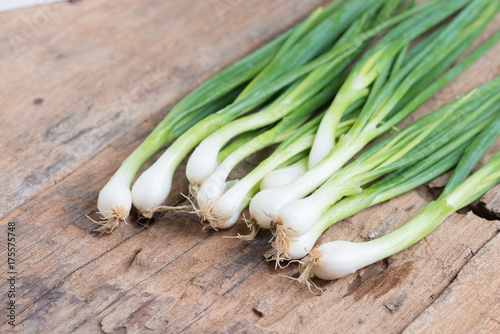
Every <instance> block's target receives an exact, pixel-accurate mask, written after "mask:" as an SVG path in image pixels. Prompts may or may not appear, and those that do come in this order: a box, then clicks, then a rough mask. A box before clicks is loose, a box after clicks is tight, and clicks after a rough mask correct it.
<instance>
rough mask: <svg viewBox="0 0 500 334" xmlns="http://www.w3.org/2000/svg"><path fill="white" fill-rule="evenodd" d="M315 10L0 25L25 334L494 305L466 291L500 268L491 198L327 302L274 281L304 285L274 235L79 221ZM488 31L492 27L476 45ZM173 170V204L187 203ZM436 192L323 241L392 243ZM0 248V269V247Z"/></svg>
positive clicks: (78, 6) (153, 1) (470, 83)
mask: <svg viewBox="0 0 500 334" xmlns="http://www.w3.org/2000/svg"><path fill="white" fill-rule="evenodd" d="M321 3H323V2H322V1H320V0H315V1H307V2H306V1H299V0H288V1H285V0H275V1H264V0H245V1H243V0H234V1H233V0H231V1H230V0H210V1H201V0H186V1H182V2H179V1H175V2H174V1H159V0H147V1H141V2H137V1H132V0H124V1H120V2H103V1H97V0H85V1H81V2H76V3H74V4H68V3H61V4H57V5H44V6H41V7H35V8H29V9H24V10H19V11H13V12H7V13H1V14H0V19H1V20H2V23H3V24H2V26H1V27H0V30H1V31H2V36H6V38H5V39H1V40H0V67H1V69H2V73H3V74H4V75H3V77H4V78H8V80H5V79H4V80H2V81H0V97H1V101H2V104H1V105H2V108H1V109H0V112H1V124H2V132H3V135H4V136H3V137H4V138H5V140H3V141H0V149H2V152H3V155H2V158H3V159H0V168H1V171H2V173H1V174H0V181H1V182H2V184H3V185H4V192H2V194H1V195H0V219H2V221H1V223H0V226H1V228H2V230H4V229H5V227H6V225H7V223H8V222H9V221H13V222H15V223H16V235H17V236H18V242H17V245H16V246H17V248H18V254H17V260H18V263H19V266H18V271H19V273H18V277H17V291H18V294H17V297H16V303H17V305H18V309H17V311H18V316H17V326H16V328H15V329H16V330H17V331H19V332H22V333H40V332H42V333H45V332H47V333H101V332H105V333H121V332H129V333H156V332H172V333H177V332H187V333H209V332H217V333H292V332H315V333H322V332H324V333H332V332H338V333H345V332H357V333H363V332H373V331H381V330H384V331H386V332H388V333H398V332H401V331H403V330H404V329H405V328H406V330H407V332H412V328H417V327H415V326H417V325H418V323H419V322H420V321H423V320H420V319H424V317H425V319H426V321H429V323H431V324H434V323H435V322H437V323H439V319H440V317H441V315H442V314H443V313H446V312H447V311H448V310H450V309H451V308H453V307H454V305H452V304H449V302H448V301H447V299H446V298H445V295H453V294H455V295H456V296H457V298H470V296H474V292H475V291H477V293H478V295H480V296H482V298H485V299H484V300H488V302H489V303H490V304H489V305H492V304H491V303H494V302H495V300H494V299H492V298H490V297H489V296H491V295H492V292H493V291H492V289H493V288H495V287H496V286H495V285H494V284H496V283H495V282H496V281H492V282H489V283H490V284H489V285H486V284H485V285H478V284H474V280H473V279H472V278H473V276H472V273H473V272H474V271H475V270H477V271H478V272H479V273H480V275H481V276H480V277H479V278H478V279H479V280H484V279H486V278H487V277H488V275H493V274H494V273H496V270H497V269H498V268H496V267H494V266H492V265H491V263H495V261H493V260H490V259H492V258H494V257H495V256H496V255H495V254H497V253H498V252H497V251H498V249H497V248H498V229H499V223H498V221H497V220H495V219H498V216H493V215H494V214H497V213H498V212H499V211H498V204H497V203H498V201H497V198H498V196H500V195H499V191H500V189H499V188H498V187H497V188H495V189H493V190H492V191H490V192H489V193H488V194H487V195H485V196H484V197H483V198H482V199H481V202H480V203H479V205H481V207H482V208H484V210H483V211H481V210H477V209H475V208H474V210H473V211H470V208H468V209H467V210H465V211H466V212H464V213H465V214H454V215H453V216H451V217H450V218H449V219H447V220H446V221H445V222H444V223H443V225H442V226H441V227H439V228H438V229H437V230H436V231H435V232H434V233H433V234H431V235H430V236H429V237H427V238H425V239H424V240H422V242H420V243H418V244H416V245H414V246H413V247H411V248H410V249H408V250H406V251H404V252H402V253H400V254H397V255H395V256H393V257H391V258H389V259H388V260H385V261H381V262H379V263H376V264H374V265H372V266H370V267H368V268H366V269H364V270H362V271H360V272H359V273H357V274H355V275H351V276H348V277H345V278H343V279H341V280H337V281H334V282H324V281H321V280H317V281H316V283H317V284H318V285H320V286H322V287H326V288H328V289H329V291H328V292H327V293H326V294H324V295H323V296H320V297H316V296H313V295H311V294H310V293H309V292H308V291H307V289H305V288H304V287H302V286H299V284H298V283H296V282H294V281H291V280H289V279H287V278H285V277H284V276H293V275H296V272H297V267H296V265H295V264H291V265H290V266H289V267H288V268H287V269H285V270H278V271H276V270H274V267H273V266H272V265H271V264H268V263H266V262H265V261H264V259H263V257H262V254H263V253H264V252H265V251H266V250H267V249H268V247H269V245H268V239H269V234H267V233H262V234H261V235H259V236H258V238H257V239H256V240H255V241H253V242H250V243H248V242H243V241H238V240H234V239H225V238H221V236H231V235H235V234H236V233H238V232H240V233H244V232H245V228H244V226H243V224H241V223H240V224H238V225H237V226H236V227H235V228H233V229H231V230H229V231H222V232H217V233H216V232H213V231H203V230H202V228H201V225H200V224H199V223H198V222H197V220H196V218H195V217H193V216H192V215H190V214H184V213H168V214H165V215H163V216H161V217H158V218H157V219H156V220H155V221H149V222H142V223H147V224H146V225H142V224H140V223H139V222H137V221H135V220H132V221H130V222H129V224H128V225H122V226H120V228H119V229H118V230H116V232H115V233H113V234H111V235H103V236H96V235H95V234H93V233H92V229H93V228H94V227H95V226H93V224H92V223H91V222H90V221H89V220H88V219H87V218H86V217H85V214H89V215H92V214H93V212H94V211H95V210H96V200H97V194H98V191H99V189H100V188H101V187H102V186H103V185H104V184H105V183H106V181H107V180H108V178H109V177H110V176H111V175H112V173H113V172H114V171H115V170H116V169H117V168H118V166H119V164H120V162H121V161H123V159H124V158H125V157H126V156H128V154H130V152H131V151H132V150H133V149H134V148H135V147H136V146H137V145H138V144H139V143H140V142H141V141H142V139H144V138H145V136H147V134H148V133H149V132H150V131H151V130H152V129H153V128H154V126H155V125H156V124H157V123H158V122H159V121H160V120H161V118H162V117H163V115H164V114H165V113H166V112H167V111H168V109H169V108H170V107H171V106H172V105H173V104H174V103H175V102H176V101H178V100H180V99H181V98H182V97H183V96H184V95H185V94H186V93H187V92H189V91H190V90H191V89H193V88H194V87H195V86H196V85H197V84H199V82H201V81H202V80H203V79H205V78H207V77H208V76H210V75H212V74H213V73H215V72H216V71H218V70H220V69H221V68H223V67H225V66H227V65H228V64H230V63H231V62H233V61H234V60H236V59H238V58H240V57H242V56H243V55H245V54H247V53H248V52H250V51H251V50H253V49H255V48H256V47H258V46H259V45H262V44H263V43H264V42H265V41H267V40H269V39H270V38H271V37H273V36H276V35H277V34H279V33H280V32H282V31H284V30H285V29H286V28H288V27H290V26H292V25H293V24H294V23H296V22H298V21H299V20H301V19H303V18H304V17H305V16H306V15H307V14H308V13H310V12H311V11H312V10H313V9H314V8H315V7H316V6H317V5H319V4H321ZM498 29H500V16H499V17H497V18H496V19H495V22H494V23H493V24H492V25H491V26H490V27H489V28H488V29H487V31H486V32H485V34H483V35H482V36H481V38H480V39H479V41H478V42H477V43H480V42H481V41H484V40H485V38H486V37H488V36H491V35H492V34H493V33H494V31H496V30H498ZM477 43H476V45H477ZM498 54H500V45H497V46H495V47H494V48H493V49H492V50H490V52H488V54H487V55H485V56H484V57H483V58H482V59H481V60H480V61H478V62H477V63H476V64H474V65H473V66H472V67H471V68H470V69H469V70H468V71H466V72H465V73H464V74H463V75H461V76H460V77H459V78H458V79H457V80H455V81H454V82H453V83H451V84H450V85H449V86H447V87H446V88H445V89H443V90H442V91H441V92H439V93H438V94H437V95H436V96H435V97H433V98H432V99H431V100H430V101H428V102H427V103H426V104H425V105H424V106H422V107H421V108H420V109H419V110H418V111H417V112H415V113H414V114H413V115H412V116H410V117H409V119H408V120H406V121H405V122H404V124H408V123H409V122H412V121H414V120H415V119H418V118H420V117H422V116H423V115H425V114H428V113H429V112H431V111H433V110H435V109H437V108H439V107H440V106H442V105H444V104H446V103H448V102H449V101H451V100H453V99H454V98H455V97H456V96H457V95H460V94H464V93H466V92H467V91H469V90H470V89H472V88H474V87H475V86H477V85H479V84H481V83H484V82H485V81H486V80H489V79H491V78H493V77H494V76H497V75H500V59H499V57H498V56H497V55H498ZM495 145H497V144H495ZM499 148H500V146H498V145H497V146H495V147H494V148H492V149H491V150H490V152H489V153H488V154H489V156H491V154H493V152H495V150H496V151H498V149H499ZM486 158H487V157H486ZM252 163H253V161H252V160H247V161H245V162H243V163H242V164H240V165H239V166H238V171H237V172H236V173H235V175H234V176H235V177H239V176H241V175H243V174H244V173H245V172H247V171H248V170H249V169H250V168H251V166H252ZM145 167H147V166H145ZM145 167H144V168H145ZM183 168H184V166H181V168H180V169H179V170H178V171H177V174H176V177H175V180H176V181H175V183H174V185H173V190H172V194H173V195H172V196H171V197H170V198H169V204H178V203H181V202H182V201H183V197H182V196H181V195H180V193H181V192H186V191H187V182H186V180H185V179H184V177H183V172H184V170H183ZM435 195H436V193H435V192H434V191H430V190H429V187H427V186H423V187H420V188H418V189H417V190H415V191H412V192H410V193H408V194H406V195H404V196H401V197H399V198H396V199H393V200H391V201H389V202H387V203H383V204H381V205H377V206H375V207H372V208H370V209H367V210H365V211H363V212H361V213H359V214H358V215H356V216H354V217H351V218H349V219H347V220H345V221H343V222H341V223H338V224H337V225H336V226H334V227H332V228H331V229H330V230H328V232H327V233H326V234H325V235H324V236H323V237H322V239H321V241H320V242H326V241H328V240H330V239H332V238H338V239H344V240H352V241H362V240H363V237H365V236H367V235H369V234H370V233H371V232H373V231H377V232H379V234H380V235H382V234H385V233H388V232H389V231H390V230H392V229H394V228H396V227H397V226H400V225H401V224H403V223H404V222H406V221H408V220H409V219H410V217H411V216H412V215H413V214H415V213H416V212H417V211H418V210H419V209H420V208H422V207H423V206H424V205H425V204H426V203H427V202H428V201H430V200H432V199H433V198H434V196H435ZM467 211H468V212H467ZM484 212H486V213H484ZM482 213H484V215H483V214H482ZM478 215H480V216H481V217H486V218H488V219H490V220H486V219H483V218H481V217H479V216H478ZM0 249H1V254H5V251H6V249H5V244H1V245H0ZM480 254H484V257H482V256H480ZM471 259H472V260H471ZM483 259H484V260H483ZM462 270H463V272H462ZM497 276H498V275H497ZM2 277H3V276H2ZM450 284H451V285H450ZM453 287H455V288H453ZM6 289H7V282H6V280H4V279H2V280H1V283H0V291H2V292H3V291H6ZM446 291H451V292H446ZM443 292H444V294H443ZM442 294H443V295H442ZM441 295H442V299H441V297H440V296H441ZM1 298H2V299H1V300H2V301H1V303H3V302H4V300H5V298H6V297H5V295H4V294H2V297H1ZM488 298H490V299H488ZM440 300H442V302H441V301H440ZM438 301H440V302H439V303H438ZM2 305H3V304H2ZM481 307H483V306H481ZM481 307H480V306H478V307H477V308H476V309H475V312H474V313H471V314H470V317H467V316H468V315H467V314H466V315H464V316H465V317H466V319H464V321H465V322H467V324H472V325H471V326H470V328H469V329H470V330H471V331H472V332H475V331H476V330H477V331H480V330H482V331H485V332H488V331H490V332H494V331H495V329H496V327H494V326H495V325H494V324H493V323H491V322H490V321H489V320H488V319H490V318H491V317H493V318H495V319H497V320H498V317H496V315H495V314H496V313H495V312H496V311H489V313H488V312H487V311H486V309H485V308H481ZM493 310H494V309H493ZM459 311H460V310H457V311H456V312H459ZM462 314H463V313H462ZM459 315H460V314H459V313H453V312H451V313H450V317H452V316H459ZM488 317H490V318H488ZM318 319H319V320H318ZM444 325H446V324H444ZM444 325H443V324H436V326H444ZM408 326H410V327H408ZM431 327H434V325H432V326H431ZM429 328H430V327H429ZM436 328H441V329H443V330H446V329H447V328H449V329H450V330H451V329H456V328H459V329H461V328H460V327H453V326H451V325H450V327H447V328H446V327H436ZM10 329H11V328H10V327H9V326H8V325H7V324H6V323H4V322H2V324H1V325H0V331H1V332H4V331H7V330H10ZM459 332H460V330H459Z"/></svg>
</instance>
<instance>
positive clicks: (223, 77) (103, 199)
mask: <svg viewBox="0 0 500 334" xmlns="http://www.w3.org/2000/svg"><path fill="white" fill-rule="evenodd" d="M381 3H382V1H381V0H377V1H375V2H374V3H373V5H374V6H375V7H377V6H380V4H381ZM371 6H372V4H371V3H370V4H368V3H366V2H365V1H362V0H350V1H348V2H347V3H345V4H341V3H340V2H335V3H333V4H332V5H330V6H328V7H327V8H324V9H323V8H318V9H317V10H316V11H315V12H314V13H313V14H312V15H311V16H310V17H309V18H308V19H306V20H305V21H304V22H303V23H302V24H300V25H298V26H296V27H294V28H292V29H290V30H289V31H288V32H286V33H284V34H283V35H281V36H280V37H278V38H276V39H275V40H273V41H272V42H270V43H269V44H267V45H265V46H264V47H262V48H261V49H259V50H257V51H255V52H254V53H252V54H250V55H249V56H247V57H245V58H243V59H242V60H240V61H238V62H236V63H235V64H233V65H231V66H229V67H228V68H226V69H225V70H223V71H221V72H220V73H218V74H216V75H215V76H213V77H212V78H210V79H209V80H207V81H206V82H204V83H203V84H201V85H200V86H199V87H197V88H196V89H195V90H194V91H193V92H191V93H190V94H189V95H188V96H186V97H185V98H184V99H183V100H182V101H180V102H179V103H178V104H177V105H176V106H175V107H174V108H173V109H172V110H171V111H170V112H169V113H168V114H167V116H166V117H165V119H164V120H163V121H162V122H160V123H159V124H158V126H157V127H156V128H155V129H154V130H153V132H152V133H151V134H150V135H149V136H148V137H147V138H146V139H145V140H144V142H143V143H142V144H141V145H140V146H139V147H138V148H137V149H136V150H135V151H134V152H133V153H132V154H131V155H130V156H129V157H128V158H127V159H126V160H125V161H124V162H123V163H122V165H121V166H120V168H119V169H118V171H117V172H116V173H115V174H114V175H113V176H112V177H111V179H110V180H109V182H108V183H107V184H106V185H105V186H104V188H103V189H102V190H101V191H100V193H99V199H98V203H97V206H98V209H99V213H100V215H101V219H102V221H100V222H97V223H98V224H100V225H101V228H100V230H102V231H107V232H110V231H112V230H113V229H114V228H115V227H116V226H117V225H118V223H119V222H120V221H122V220H123V221H126V219H127V218H128V215H129V212H130V209H131V206H132V194H131V192H130V185H131V183H132V181H133V179H134V177H135V175H136V173H137V171H138V169H139V168H140V166H142V164H143V163H144V162H145V161H146V160H147V159H149V158H150V157H151V156H152V155H153V154H154V153H156V152H157V151H158V150H159V149H161V148H162V147H164V146H166V145H167V144H169V143H170V142H172V141H173V140H175V139H176V138H178V137H179V136H181V135H182V134H184V133H185V132H186V131H187V130H188V129H190V128H192V127H193V126H194V125H195V124H198V123H199V122H200V121H201V120H203V119H205V118H206V117H207V116H208V115H211V114H213V113H215V112H217V111H219V113H220V111H221V110H224V108H225V107H226V106H228V105H230V104H231V103H232V102H233V101H234V100H235V99H236V101H240V100H242V99H243V98H244V97H252V99H253V100H254V101H255V102H254V104H253V105H252V104H248V103H247V104H246V105H245V106H240V108H239V109H240V113H241V112H244V110H250V109H252V108H253V106H256V105H258V104H260V103H261V102H263V101H264V100H265V99H266V98H268V97H264V96H260V95H267V94H262V93H260V90H261V88H263V87H264V86H265V85H266V84H267V83H271V82H272V81H273V80H274V79H276V78H279V77H280V76H282V75H283V74H285V73H287V72H289V71H291V70H293V69H296V68H297V67H300V66H301V65H303V64H304V63H306V62H307V61H308V60H310V59H312V58H313V57H315V56H316V55H317V53H318V52H321V51H322V49H323V48H326V47H328V46H329V45H330V44H331V43H332V42H333V41H334V40H335V39H336V38H337V37H338V35H339V34H340V33H341V32H342V30H343V29H345V28H346V27H347V26H348V25H349V24H350V23H351V22H352V21H353V20H354V18H356V17H358V16H359V15H360V14H361V13H363V12H364V11H366V10H368V9H369V8H370V7H371ZM402 19H404V18H402ZM293 79H294V78H293V76H292V78H291V79H290V80H289V81H290V82H293ZM244 84H247V85H246V87H245V89H243V91H242V85H244ZM286 85H287V83H286V82H282V83H281V87H285V86H286ZM281 87H280V84H277V85H275V89H276V91H277V90H279V89H280V88H281ZM268 91H271V90H270V89H269V90H268ZM270 95H272V92H270ZM212 128H213V126H212ZM191 136H193V135H191ZM186 139H187V138H183V139H182V140H181V141H182V142H186ZM195 140H196V139H195ZM198 141H199V140H198ZM188 142H189V146H190V147H192V146H194V145H196V143H197V141H196V142H192V141H188ZM183 149H184V150H185V148H184V147H181V148H175V149H172V150H171V151H173V152H169V155H170V154H172V153H173V154H174V155H175V154H176V153H177V152H179V151H180V150H183ZM187 150H189V149H187ZM177 154H181V153H177ZM181 155H182V154H181ZM184 155H185V154H184ZM173 160H174V161H173V162H172V164H175V161H176V159H173ZM171 169H175V167H173V168H171ZM164 174H168V171H167V170H165V173H164ZM163 181H165V180H163ZM165 182H166V183H168V182H167V181H165ZM166 186H167V187H168V185H166ZM164 192H165V191H164ZM166 192H167V193H168V190H166ZM165 197H166V196H165ZM137 201H139V202H141V201H140V198H139V199H138V200H137ZM161 202H163V200H161V201H159V202H158V203H157V205H159V204H161ZM146 211H148V210H146Z"/></svg>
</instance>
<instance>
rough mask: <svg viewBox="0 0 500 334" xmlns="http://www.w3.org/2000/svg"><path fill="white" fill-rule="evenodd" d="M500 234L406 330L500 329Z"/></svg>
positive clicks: (491, 330) (407, 331) (481, 250)
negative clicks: (499, 260) (499, 261)
mask: <svg viewBox="0 0 500 334" xmlns="http://www.w3.org/2000/svg"><path fill="white" fill-rule="evenodd" d="M499 257H500V234H498V235H497V236H496V237H495V238H493V239H492V240H491V241H490V242H488V243H487V244H486V245H484V247H482V248H481V249H480V250H479V251H478V252H477V253H475V255H474V257H473V258H472V259H471V260H470V261H469V262H468V263H467V265H466V266H465V267H464V268H463V269H462V270H461V271H460V273H459V274H458V276H457V278H456V279H455V280H454V281H453V282H452V283H451V284H450V285H449V286H448V287H447V288H446V290H445V291H444V292H443V294H442V295H441V296H439V298H438V299H436V300H435V301H434V303H432V305H431V306H430V307H429V308H428V309H427V310H425V312H423V313H422V314H421V315H420V316H419V317H418V318H417V319H415V321H413V322H412V323H411V325H410V326H408V327H407V328H406V329H405V331H404V333H498V332H500V294H498V291H500V264H499V263H498V258H499Z"/></svg>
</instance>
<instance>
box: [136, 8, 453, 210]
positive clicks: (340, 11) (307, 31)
mask: <svg viewBox="0 0 500 334" xmlns="http://www.w3.org/2000/svg"><path fill="white" fill-rule="evenodd" d="M383 3H385V1H370V3H367V2H366V1H364V0H363V1H361V0H349V1H347V2H345V3H343V4H342V5H340V6H339V7H338V8H336V9H335V10H330V11H329V12H332V14H331V15H322V13H323V12H321V11H320V13H319V14H317V15H313V16H314V17H312V18H311V19H310V20H309V19H308V20H306V22H304V23H303V24H301V25H299V27H297V28H296V29H297V30H294V31H293V33H292V34H290V36H289V37H288V40H293V43H292V42H290V43H289V42H288V40H287V41H286V42H285V43H284V46H283V47H282V48H281V49H280V51H278V54H280V55H281V58H280V59H279V60H277V59H275V60H276V61H275V60H273V61H272V62H271V63H270V65H269V66H268V67H266V68H265V69H264V70H263V71H264V72H265V74H263V75H261V74H259V75H258V76H257V77H256V78H255V79H254V81H252V82H251V83H250V84H249V85H250V86H251V87H250V88H248V89H247V88H245V89H244V90H243V93H244V94H245V95H244V96H243V97H242V98H241V99H237V101H235V103H233V104H231V105H229V106H227V107H225V108H224V109H222V110H220V111H218V112H217V113H215V114H212V115H210V116H208V117H207V118H205V119H204V120H203V121H200V122H198V123H197V124H196V125H194V126H193V127H191V128H190V129H189V130H188V131H187V132H185V133H184V134H183V135H182V136H181V137H179V138H178V139H177V140H176V141H175V142H174V143H173V144H172V145H171V146H170V147H169V148H168V149H167V151H166V152H165V153H164V154H163V155H162V156H161V157H160V159H158V161H157V162H156V163H154V164H153V166H151V167H150V168H149V169H148V170H147V171H146V172H144V173H143V174H142V175H141V176H140V177H139V178H138V180H137V181H136V183H135V184H134V186H133V188H132V201H133V204H134V206H135V207H136V208H137V209H138V211H139V213H140V214H141V215H143V216H145V217H149V216H151V215H152V214H153V213H154V212H155V211H156V210H157V209H158V207H161V204H162V203H163V202H164V201H165V200H166V198H167V196H168V193H169V191H170V185H171V182H172V175H173V172H174V170H175V168H176V167H177V166H178V165H179V163H180V161H181V160H182V159H183V158H184V157H185V156H186V155H187V153H188V152H189V150H190V149H191V148H193V147H194V146H195V145H196V144H198V143H199V142H200V141H201V140H203V139H204V138H206V137H207V136H208V135H209V134H210V133H212V132H213V131H215V130H216V129H218V128H220V127H222V126H223V125H225V124H227V123H229V122H230V121H232V120H233V119H235V118H237V117H239V116H241V115H243V114H245V113H247V112H249V111H251V110H252V109H254V108H256V107H258V106H259V105H262V103H264V102H266V101H267V100H269V99H270V98H271V97H273V96H274V95H275V94H276V93H277V92H278V91H280V90H282V89H283V88H285V87H289V86H290V85H293V83H294V82H296V81H297V80H300V79H302V78H304V77H305V76H306V75H308V74H309V73H311V72H312V71H314V70H315V69H316V68H318V67H320V66H323V65H325V64H327V63H330V62H331V61H332V60H334V59H335V61H336V62H339V63H341V62H343V61H345V60H346V59H349V57H350V56H352V55H353V54H355V53H356V52H357V51H358V48H359V45H360V43H361V44H363V43H364V42H366V41H367V40H369V39H370V38H372V37H373V36H376V35H377V34H378V33H380V32H381V31H383V30H385V29H387V28H389V27H392V26H394V25H395V24H397V23H399V22H401V21H403V20H405V19H408V18H411V17H413V16H414V15H417V14H419V13H422V12H426V13H427V14H428V15H432V13H433V12H435V11H436V10H437V11H450V8H455V7H457V6H456V5H452V4H448V3H447V2H446V1H444V0H434V1H432V2H431V3H428V4H424V5H422V6H418V7H415V8H411V9H409V10H407V11H404V12H403V13H401V14H399V15H397V16H395V17H393V18H390V19H388V20H385V21H384V22H382V23H381V24H378V25H376V26H375V27H373V28H371V29H369V30H368V31H366V32H364V33H363V34H361V35H360V36H359V37H356V38H354V39H353V40H351V41H348V42H347V43H345V45H344V46H343V47H338V48H337V47H336V48H333V49H331V47H330V45H331V44H332V42H331V41H332V35H333V36H336V37H337V36H338V35H339V34H340V33H341V32H342V31H344V30H345V28H346V27H347V26H348V25H349V24H351V23H352V22H353V21H354V20H355V18H356V17H359V15H360V14H361V13H363V12H364V11H367V10H374V8H380V6H381V5H382V4H383ZM325 16H326V17H325ZM320 19H322V20H320ZM318 20H320V22H319V23H318ZM328 27H330V28H328ZM327 28H328V29H327ZM337 30H338V31H339V34H335V33H334V32H335V31H337ZM318 36H319V37H318ZM285 46H286V51H282V50H283V48H284V47H285ZM325 50H327V51H326V52H325ZM321 52H324V53H322V54H321ZM314 57H316V58H314ZM313 58H314V59H313ZM311 59H312V60H311ZM309 60H310V61H309ZM306 61H309V62H308V63H306V64H304V63H305V62H306ZM301 64H304V65H302V66H300V65H301Z"/></svg>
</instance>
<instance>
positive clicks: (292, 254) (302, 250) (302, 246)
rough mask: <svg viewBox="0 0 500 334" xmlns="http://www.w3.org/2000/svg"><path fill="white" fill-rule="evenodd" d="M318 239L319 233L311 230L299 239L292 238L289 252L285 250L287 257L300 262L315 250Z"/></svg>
mask: <svg viewBox="0 0 500 334" xmlns="http://www.w3.org/2000/svg"><path fill="white" fill-rule="evenodd" d="M318 237H319V235H318V233H317V232H316V231H314V230H309V231H308V232H307V233H305V234H304V235H301V236H298V237H291V238H290V240H289V247H288V250H285V252H286V257H287V258H289V259H290V260H299V259H302V258H303V257H305V256H307V254H309V252H310V251H311V250H312V249H313V247H314V244H315V243H316V240H318Z"/></svg>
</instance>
